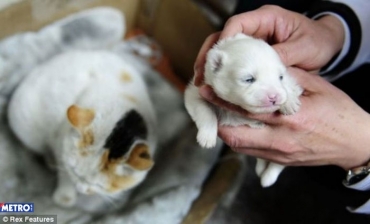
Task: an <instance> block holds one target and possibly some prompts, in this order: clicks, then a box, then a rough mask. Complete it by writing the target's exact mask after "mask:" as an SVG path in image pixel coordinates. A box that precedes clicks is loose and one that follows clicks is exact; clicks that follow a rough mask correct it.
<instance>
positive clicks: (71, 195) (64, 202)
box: [53, 187, 77, 208]
mask: <svg viewBox="0 0 370 224" xmlns="http://www.w3.org/2000/svg"><path fill="white" fill-rule="evenodd" d="M53 200H54V202H55V203H56V204H57V205H59V206H61V207H64V208H70V207H72V206H74V205H75V204H76V200H77V193H76V191H75V190H74V189H70V188H66V187H58V188H57V189H56V190H55V191H54V194H53Z"/></svg>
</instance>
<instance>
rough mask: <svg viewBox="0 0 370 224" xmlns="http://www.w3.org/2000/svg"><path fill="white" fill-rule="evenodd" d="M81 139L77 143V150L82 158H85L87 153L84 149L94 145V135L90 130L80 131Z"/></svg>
mask: <svg viewBox="0 0 370 224" xmlns="http://www.w3.org/2000/svg"><path fill="white" fill-rule="evenodd" d="M81 134H82V137H81V139H80V142H79V143H78V148H79V149H80V154H81V155H82V156H87V155H88V151H87V150H86V148H87V147H88V146H90V145H92V144H94V133H93V131H92V130H91V129H86V130H82V133H81Z"/></svg>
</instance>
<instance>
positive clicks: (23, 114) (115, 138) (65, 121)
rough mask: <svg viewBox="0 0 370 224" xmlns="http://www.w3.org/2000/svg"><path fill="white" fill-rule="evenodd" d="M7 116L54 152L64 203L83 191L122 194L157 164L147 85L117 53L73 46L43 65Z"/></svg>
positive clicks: (37, 145) (35, 146) (20, 133)
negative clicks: (73, 47)
mask: <svg viewBox="0 0 370 224" xmlns="http://www.w3.org/2000/svg"><path fill="white" fill-rule="evenodd" d="M8 119H9V124H10V127H11V129H12V130H13V131H14V133H15V134H16V136H17V137H18V138H19V139H20V140H21V141H22V142H23V144H24V145H25V146H27V147H28V148H30V149H31V150H33V151H35V152H37V153H40V154H42V155H45V156H47V155H52V156H53V157H54V159H55V162H56V166H57V167H58V184H57V188H56V190H55V192H54V194H53V199H54V201H55V202H56V203H57V204H59V205H62V206H65V207H70V206H73V205H75V204H76V199H77V195H78V194H77V192H80V193H82V194H94V195H100V196H103V198H105V197H106V198H115V197H119V196H120V195H121V193H122V192H125V191H127V190H129V189H131V188H133V187H135V186H136V185H138V184H139V183H141V182H142V181H143V179H144V178H145V176H146V174H147V173H148V171H149V170H150V169H151V168H152V166H153V164H154V161H153V159H152V158H153V154H154V152H155V147H156V141H157V140H156V135H155V133H154V126H155V123H156V118H155V112H154V109H153V105H152V103H151V101H150V99H149V95H148V92H147V88H146V85H145V83H144V81H143V79H142V77H141V75H140V74H139V73H138V71H137V70H136V69H135V68H134V67H132V66H131V65H130V64H128V63H126V62H125V61H124V60H122V59H121V58H119V57H118V56H117V55H115V54H113V53H109V52H105V51H72V52H69V53H64V54H61V55H59V56H57V57H55V58H53V59H51V60H50V61H48V62H46V63H45V64H43V65H41V66H39V67H37V68H36V69H34V70H33V71H32V72H31V73H30V74H29V75H28V76H27V77H26V79H25V80H24V81H23V82H22V83H21V84H20V86H19V87H18V88H17V89H16V91H15V92H14V94H13V96H12V98H11V100H10V104H9V108H8ZM87 206H88V205H87Z"/></svg>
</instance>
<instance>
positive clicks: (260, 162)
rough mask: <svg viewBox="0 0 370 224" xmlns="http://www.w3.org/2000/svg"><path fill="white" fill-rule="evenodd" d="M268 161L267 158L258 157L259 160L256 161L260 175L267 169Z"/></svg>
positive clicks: (257, 171)
mask: <svg viewBox="0 0 370 224" xmlns="http://www.w3.org/2000/svg"><path fill="white" fill-rule="evenodd" d="M266 163H267V162H266V161H265V160H262V159H257V162H256V174H257V176H258V177H261V175H262V173H263V171H265V169H266V165H267V164H266Z"/></svg>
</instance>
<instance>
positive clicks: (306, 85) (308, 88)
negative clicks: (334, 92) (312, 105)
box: [288, 67, 330, 96]
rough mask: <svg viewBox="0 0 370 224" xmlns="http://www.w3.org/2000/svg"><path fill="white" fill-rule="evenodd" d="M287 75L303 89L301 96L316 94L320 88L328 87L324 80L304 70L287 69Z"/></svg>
mask: <svg viewBox="0 0 370 224" xmlns="http://www.w3.org/2000/svg"><path fill="white" fill-rule="evenodd" d="M288 73H289V74H290V75H292V76H293V78H294V79H295V80H296V82H297V84H298V85H299V86H301V87H302V88H303V89H304V91H305V92H304V93H303V94H302V95H303V96H307V95H310V94H312V93H317V92H319V91H321V90H322V88H323V87H322V86H323V85H324V86H327V85H330V84H329V82H328V81H326V80H324V79H323V78H322V77H321V76H319V75H316V74H312V73H310V72H307V71H305V70H302V69H300V68H296V67H289V68H288Z"/></svg>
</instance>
